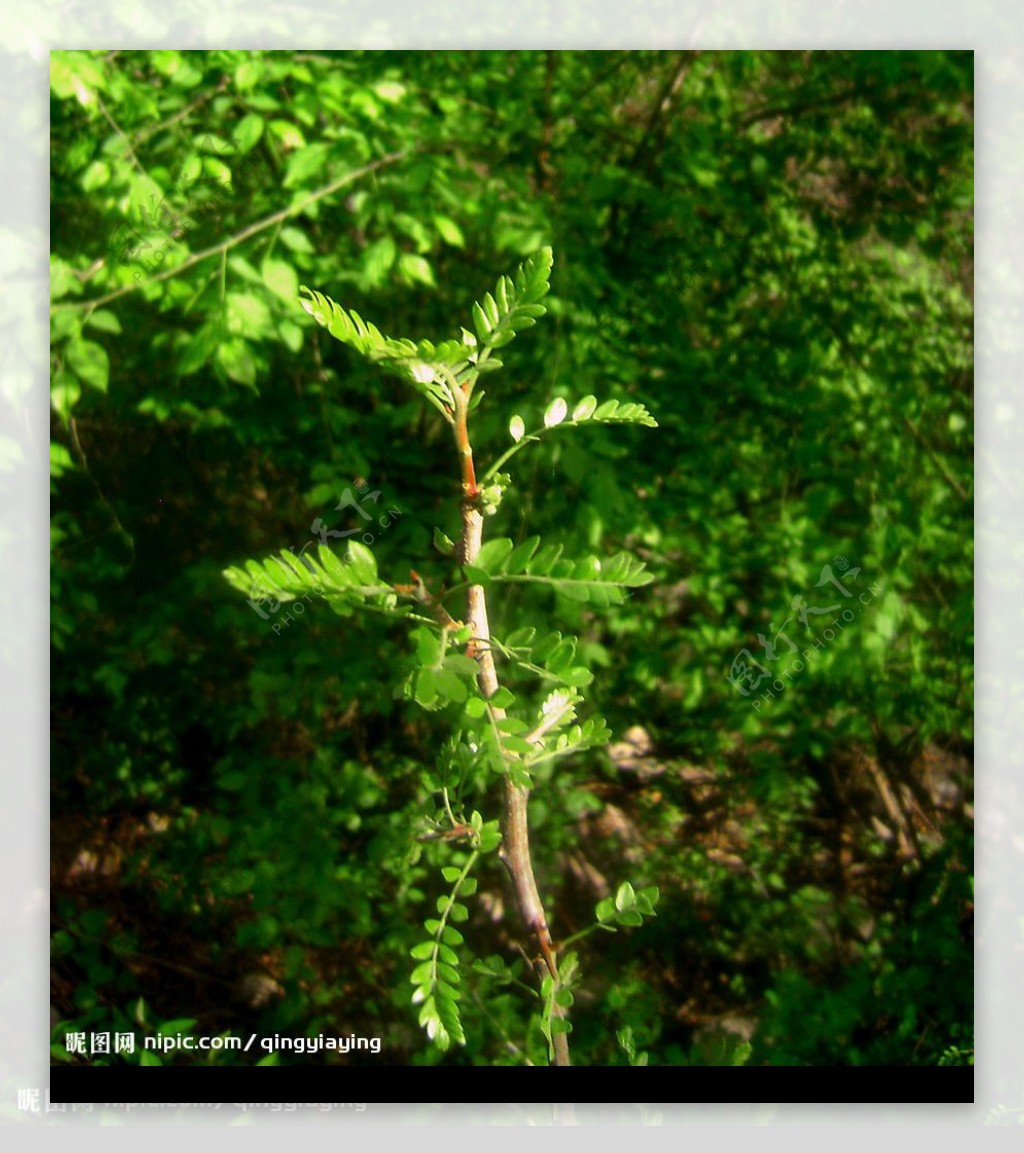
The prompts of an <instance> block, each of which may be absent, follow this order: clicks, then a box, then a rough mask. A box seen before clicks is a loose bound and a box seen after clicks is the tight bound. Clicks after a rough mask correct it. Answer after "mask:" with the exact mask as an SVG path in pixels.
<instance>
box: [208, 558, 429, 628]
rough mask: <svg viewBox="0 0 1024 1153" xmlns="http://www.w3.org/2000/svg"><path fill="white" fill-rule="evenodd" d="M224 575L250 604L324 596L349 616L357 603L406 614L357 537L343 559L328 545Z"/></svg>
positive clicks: (252, 563) (254, 562)
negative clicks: (313, 551)
mask: <svg viewBox="0 0 1024 1153" xmlns="http://www.w3.org/2000/svg"><path fill="white" fill-rule="evenodd" d="M224 578H225V579H226V580H227V582H228V583H229V584H230V585H231V586H232V587H233V588H236V589H238V590H239V592H242V593H245V594H246V596H248V597H249V603H250V604H251V605H254V606H256V605H261V604H266V603H273V602H277V601H281V602H287V601H294V600H298V599H299V598H304V597H308V596H309V595H310V594H311V593H313V594H315V595H317V596H321V597H323V598H324V599H325V600H326V601H327V603H328V604H329V605H330V607H331V608H332V609H334V611H335V612H337V613H338V614H339V615H341V616H347V615H348V614H349V613H350V612H351V611H352V609H353V608H354V607H356V606H357V605H367V606H369V607H376V608H379V609H383V610H385V611H390V612H394V613H398V614H402V613H404V612H406V611H407V610H406V609H405V608H404V607H399V606H398V603H397V602H398V598H397V596H396V595H395V593H394V590H393V589H392V588H391V587H390V585H386V584H384V583H383V582H382V581H381V580H379V578H378V577H377V562H376V560H375V559H374V556H373V553H372V552H370V550H369V549H368V548H367V547H366V546H365V545H364V544H361V543H360V542H359V541H350V542H349V545H348V549H347V552H346V555H345V559H344V560H341V559H339V558H338V556H336V555H335V554H334V553H333V552H331V550H330V549H329V548H328V547H327V546H326V545H323V544H322V545H320V547H319V549H318V550H317V552H316V553H315V554H313V553H307V554H304V555H302V556H296V555H295V553H291V552H283V553H278V554H277V555H276V556H272V557H268V558H267V559H266V560H262V561H259V560H248V561H246V562H245V567H244V568H239V567H237V566H233V567H231V568H228V569H225V570H224Z"/></svg>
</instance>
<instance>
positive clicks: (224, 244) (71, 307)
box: [51, 151, 407, 312]
mask: <svg viewBox="0 0 1024 1153" xmlns="http://www.w3.org/2000/svg"><path fill="white" fill-rule="evenodd" d="M406 155H407V153H406V152H404V151H402V152H390V153H388V155H387V156H382V157H381V158H380V159H379V160H374V161H373V162H372V163H371V164H364V165H363V167H362V168H357V169H355V170H354V171H352V172H346V173H345V175H344V176H342V177H339V178H338V179H337V180H335V181H332V182H331V183H330V184H328V185H326V186H325V187H323V188H320V189H318V190H317V191H316V192H311V193H310V194H309V195H308V196H306V197H304V198H303V199H302V200H300V201H298V202H297V203H295V204H292V205H290V206H289V207H288V208H282V209H281V210H280V211H278V212H275V213H273V214H272V215H270V216H267V217H264V219H263V220H258V221H256V223H255V224H250V225H247V226H246V227H245V228H243V229H242V231H241V232H236V233H235V235H234V236H230V237H228V239H227V240H222V241H221V242H220V243H219V244H215V245H214V246H213V247H212V248H206V249H204V250H203V251H202V252H196V253H193V255H192V256H190V257H188V258H187V259H186V260H183V261H182V262H181V264H178V265H176V266H175V267H174V268H168V269H166V270H165V271H163V272H160V273H157V275H156V276H151V277H150V278H149V279H148V280H140V281H137V282H136V283H135V284H124V285H122V286H121V287H120V288H118V289H116V290H115V291H114V292H109V293H107V295H106V296H100V297H97V298H95V299H93V300H83V301H78V302H76V303H73V304H70V303H69V304H55V305H54V306H53V308H52V310H51V311H53V312H79V311H81V310H84V309H93V308H99V307H100V306H101V305H104V304H109V303H110V301H112V300H117V299H118V298H119V297H121V296H125V295H127V294H128V293H129V292H137V291H138V290H139V289H140V288H147V287H148V286H149V285H151V284H159V283H160V282H161V281H162V280H168V279H169V278H170V277H172V276H177V275H178V274H179V273H182V272H185V271H186V270H187V269H189V268H191V267H192V266H193V265H195V264H198V263H199V262H200V261H201V260H207V259H208V258H209V257H211V256H219V255H221V254H223V253H226V252H227V251H228V250H229V249H231V248H234V246H235V245H236V244H241V243H242V241H243V240H248V239H249V237H250V236H255V235H257V234H258V233H260V232H264V231H266V229H268V228H273V227H274V225H275V224H279V223H280V222H281V221H283V220H287V219H288V218H289V217H292V216H297V215H298V214H299V213H300V212H302V211H304V210H305V209H306V208H308V207H309V206H310V205H311V204H315V203H316V202H317V201H318V200H323V199H324V197H326V196H331V195H332V194H333V193H335V192H337V191H338V190H339V189H340V188H344V187H345V186H346V185H348V184H352V183H354V182H355V181H356V180H359V179H361V178H362V177H363V176H368V175H369V174H370V173H371V172H376V171H377V170H378V169H379V168H384V167H386V166H387V165H390V164H396V163H397V162H398V161H399V160H402V159H403V158H404V157H405V156H406Z"/></svg>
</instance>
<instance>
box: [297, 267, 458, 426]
mask: <svg viewBox="0 0 1024 1153" xmlns="http://www.w3.org/2000/svg"><path fill="white" fill-rule="evenodd" d="M300 292H302V293H305V294H306V295H305V296H302V297H300V301H299V302H300V304H301V305H302V307H303V308H304V309H305V310H306V312H308V313H309V315H310V316H311V317H312V318H313V319H314V320H315V321H316V322H317V324H321V325H323V327H324V328H326V329H327V331H328V332H329V333H330V334H331V336H333V337H334V338H335V339H336V340H340V341H341V342H342V344H347V345H348V346H349V347H350V348H354V349H355V350H356V352H358V353H359V354H360V355H361V356H365V357H366V358H367V359H368V360H372V361H373V362H374V363H376V364H379V365H380V366H381V368H384V369H387V370H388V371H389V372H392V373H394V374H395V375H396V376H400V377H401V378H402V379H403V380H404V381H406V382H407V383H408V384H411V385H412V386H413V387H414V388H415V389H416V390H417V392H420V393H421V394H422V395H423V396H425V397H426V398H427V400H429V401H430V403H431V404H433V405H434V407H435V408H437V409H438V410H439V411H440V412H442V413H443V414H444V416H445V418H446V419H449V418H450V415H451V410H452V408H453V407H454V404H453V400H452V394H451V388H452V384H453V383H455V382H457V381H458V380H459V379H460V377H461V376H462V374H464V373H465V371H466V369H467V368H469V366H470V363H471V361H472V360H474V359H475V357H476V351H475V349H474V348H473V347H472V346H471V345H469V344H464V343H462V342H461V341H458V340H446V341H443V342H442V343H441V344H439V345H434V344H432V343H431V342H430V341H429V340H420V341H417V342H414V341H411V340H407V339H402V340H395V339H393V338H392V337H390V336H385V335H384V334H383V333H382V332H381V331H380V329H379V328H377V326H376V325H375V324H370V323H369V322H368V321H365V320H363V318H362V317H361V316H360V315H359V313H358V312H355V311H347V310H346V309H344V308H342V307H341V305H340V304H337V303H336V302H335V301H333V300H331V298H330V297H329V296H325V295H324V294H323V293H322V292H317V291H316V290H315V289H312V288H307V287H306V285H302V287H301V288H300ZM467 335H468V336H471V335H472V334H467Z"/></svg>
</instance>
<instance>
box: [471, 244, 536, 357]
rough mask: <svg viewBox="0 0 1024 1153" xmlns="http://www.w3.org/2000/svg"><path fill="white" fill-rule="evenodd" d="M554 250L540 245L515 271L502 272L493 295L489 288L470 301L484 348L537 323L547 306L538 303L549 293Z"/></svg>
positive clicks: (500, 343)
mask: <svg viewBox="0 0 1024 1153" xmlns="http://www.w3.org/2000/svg"><path fill="white" fill-rule="evenodd" d="M553 262H554V254H553V253H552V251H551V249H550V248H541V249H539V250H538V251H537V252H535V253H534V254H533V256H531V257H530V258H529V259H528V260H526V261H524V262H523V263H522V264H521V265H520V266H519V267H518V268H517V269H516V271H515V276H514V279H513V278H512V277H509V276H502V277H500V278H499V279H498V283H497V284H496V285H495V288H494V293H493V295H492V294H491V293H490V292H488V293H485V294H484V297H483V299H482V300H478V301H477V302H476V303H475V304H474V305H473V326H474V327H475V329H476V335H477V338H478V339H479V341H480V345H481V347H482V348H483V349H485V350H488V351H489V350H490V349H497V348H503V347H504V346H505V345H506V344H509V343H510V342H511V341H512V340H514V339H515V335H516V333H517V332H520V331H521V330H522V329H524V328H529V327H530V326H531V325H533V324H536V322H537V320H538V319H539V318H540V317H542V316H543V315H544V313H545V312H546V311H547V309H546V308H545V307H544V305H543V304H541V303H540V301H541V300H543V299H544V297H545V296H547V294H548V289H549V288H550V283H549V281H550V279H551V266H552V263H553Z"/></svg>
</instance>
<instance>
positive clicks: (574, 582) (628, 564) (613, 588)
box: [464, 536, 654, 606]
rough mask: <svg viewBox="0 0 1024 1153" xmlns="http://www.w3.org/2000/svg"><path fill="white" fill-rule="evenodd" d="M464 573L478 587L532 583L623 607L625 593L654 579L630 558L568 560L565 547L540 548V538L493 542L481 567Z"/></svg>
mask: <svg viewBox="0 0 1024 1153" xmlns="http://www.w3.org/2000/svg"><path fill="white" fill-rule="evenodd" d="M464 569H465V573H466V577H467V578H468V579H469V580H470V581H472V582H473V583H474V584H484V585H485V584H488V583H489V582H491V581H505V582H510V581H530V582H533V583H535V584H546V585H549V586H550V587H551V588H552V589H554V590H555V591H556V592H558V593H561V595H562V596H564V597H567V598H568V599H569V600H573V601H577V602H579V603H581V604H594V605H598V606H606V605H616V604H621V603H622V602H623V601H624V600H625V591H624V590H625V589H628V588H640V587H641V586H643V585H646V584H649V583H650V582H651V581H652V580H653V579H654V578H653V576H652V575H651V574H650V573H648V572H647V571H645V568H644V564H643V562H642V561H638V560H637V559H636V558H635V557H632V556H630V554H629V553H626V552H620V553H616V554H615V555H614V556H612V557H608V558H606V559H604V560H601V559H600V558H599V557H596V556H589V557H583V558H582V559H576V560H571V559H563V558H562V546H561V545H544V546H541V543H540V537H536V536H532V537H529V538H527V539H526V540H525V541H523V543H522V544H521V545H519V546H518V547H516V546H514V545H513V544H512V541H510V540H508V539H499V540H491V541H488V542H487V543H486V544H485V545H484V546H483V547H482V548H481V549H480V553H479V555H478V556H477V559H476V563H475V564H472V565H465V566H464Z"/></svg>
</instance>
